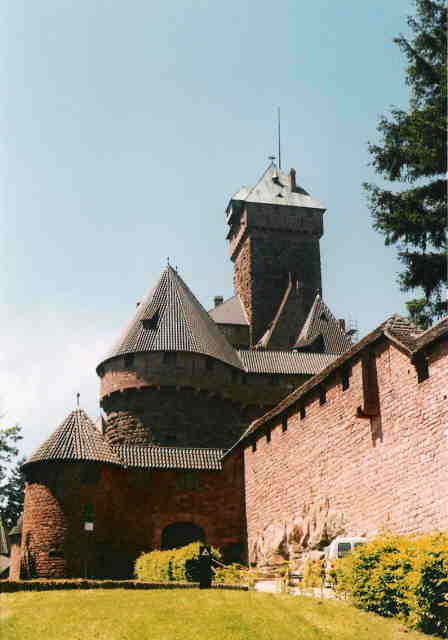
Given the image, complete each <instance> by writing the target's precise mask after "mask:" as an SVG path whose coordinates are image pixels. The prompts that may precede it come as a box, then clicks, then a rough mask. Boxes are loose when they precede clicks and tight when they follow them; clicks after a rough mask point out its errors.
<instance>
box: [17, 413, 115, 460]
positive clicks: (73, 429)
mask: <svg viewBox="0 0 448 640" xmlns="http://www.w3.org/2000/svg"><path fill="white" fill-rule="evenodd" d="M52 460H54V461H56V460H59V461H67V462H68V461H72V462H75V461H78V460H79V461H81V460H83V461H92V462H110V463H112V464H121V462H120V460H119V458H118V457H117V455H116V454H115V453H114V452H113V451H112V449H111V448H110V446H109V445H108V444H107V442H106V441H105V440H104V438H103V437H102V436H101V434H100V433H99V432H98V431H97V430H96V429H95V425H94V424H93V422H92V421H91V420H90V418H89V416H88V415H87V414H86V413H85V411H83V409H75V410H74V411H72V412H71V413H70V414H69V415H68V416H67V417H66V419H65V420H64V422H63V423H62V424H61V425H60V426H59V427H58V428H57V429H56V431H54V432H53V433H52V435H51V436H50V437H49V438H48V439H47V440H46V441H45V442H44V443H43V444H42V445H41V446H40V447H39V448H38V449H37V451H35V452H34V453H33V455H32V456H31V457H30V458H28V460H27V461H26V462H25V464H24V465H23V466H26V465H28V464H31V463H34V462H50V461H52Z"/></svg>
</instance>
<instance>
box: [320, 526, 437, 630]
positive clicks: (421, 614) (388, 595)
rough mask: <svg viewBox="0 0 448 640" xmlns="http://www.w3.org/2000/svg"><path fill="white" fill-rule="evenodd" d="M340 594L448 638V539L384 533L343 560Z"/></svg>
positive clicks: (337, 584)
mask: <svg viewBox="0 0 448 640" xmlns="http://www.w3.org/2000/svg"><path fill="white" fill-rule="evenodd" d="M333 574H334V579H335V589H336V591H338V592H344V593H346V594H348V595H349V596H350V597H351V599H352V600H353V602H354V604H356V605H357V606H358V607H360V608H362V609H365V610H366V611H375V612H376V613H379V614H380V615H382V616H387V617H389V616H395V617H398V618H400V619H401V620H402V621H403V622H405V623H406V624H408V625H409V626H411V627H414V628H418V629H421V630H422V631H425V632H427V633H437V634H439V635H441V636H442V637H444V638H448V534H446V533H436V534H432V535H425V536H396V535H395V536H394V535H387V534H383V535H380V536H378V537H376V538H374V539H373V540H371V541H370V542H369V543H367V544H365V545H362V546H359V547H357V548H356V549H355V550H354V551H353V553H351V554H350V555H348V556H346V557H344V558H342V559H341V560H337V561H336V563H335V567H334V570H333Z"/></svg>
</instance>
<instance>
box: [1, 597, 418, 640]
mask: <svg viewBox="0 0 448 640" xmlns="http://www.w3.org/2000/svg"><path fill="white" fill-rule="evenodd" d="M0 598H1V600H0V637H1V639H2V640H12V639H14V640H22V639H23V640H25V639H26V638H30V639H31V638H32V639H33V640H78V639H79V640H86V639H88V640H103V639H104V640H143V639H145V640H193V639H194V640H202V639H204V640H230V639H232V640H240V639H241V640H243V639H244V640H277V639H278V640H280V639H281V640H290V639H294V640H417V638H420V639H422V638H428V636H425V635H423V634H421V633H416V632H413V631H409V632H408V631H407V630H405V629H404V627H403V626H402V625H400V624H399V623H397V622H395V621H392V620H386V619H383V618H380V617H378V616H375V615H374V614H368V613H364V612H362V611H358V610H356V609H354V608H352V607H351V606H349V605H348V604H346V603H344V602H334V601H324V602H321V601H319V600H315V599H314V598H304V597H298V596H289V595H271V594H266V593H255V592H241V591H199V590H198V591H196V590H185V591H184V590H180V589H179V590H178V591H177V590H166V591H162V590H160V591H159V590H154V591H129V590H124V589H113V590H101V589H92V590H82V591H81V590H80V591H46V592H19V593H11V594H2V595H1V596H0Z"/></svg>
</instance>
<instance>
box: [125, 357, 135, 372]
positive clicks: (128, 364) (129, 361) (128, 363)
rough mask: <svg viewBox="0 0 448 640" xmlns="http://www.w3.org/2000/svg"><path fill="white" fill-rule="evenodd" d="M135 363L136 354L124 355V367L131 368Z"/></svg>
mask: <svg viewBox="0 0 448 640" xmlns="http://www.w3.org/2000/svg"><path fill="white" fill-rule="evenodd" d="M133 364H134V354H133V353H128V354H126V355H125V357H124V367H125V369H129V368H130V367H132V365H133Z"/></svg>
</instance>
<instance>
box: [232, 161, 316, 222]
mask: <svg viewBox="0 0 448 640" xmlns="http://www.w3.org/2000/svg"><path fill="white" fill-rule="evenodd" d="M291 171H292V172H294V170H293V169H292V170H291ZM293 176H294V177H293V181H292V179H291V173H290V174H289V175H288V174H287V173H283V172H282V171H280V170H279V169H278V168H277V167H276V166H275V165H274V164H271V165H270V166H269V167H268V168H267V169H266V171H265V172H264V173H263V175H262V176H261V178H260V180H259V181H258V182H257V184H256V185H255V186H254V187H252V188H248V187H242V188H241V189H240V190H239V191H238V192H237V193H236V194H235V195H234V196H233V198H232V200H239V201H244V202H255V203H260V204H261V203H263V204H276V205H287V206H289V207H306V208H310V209H320V210H322V211H323V210H325V206H324V205H323V204H322V203H321V202H319V201H318V200H315V199H314V198H313V197H311V196H310V194H309V193H308V192H307V191H305V189H303V188H302V187H300V186H299V185H296V184H295V172H294V173H293Z"/></svg>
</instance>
